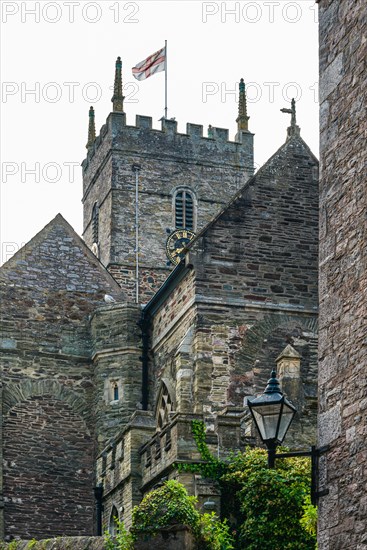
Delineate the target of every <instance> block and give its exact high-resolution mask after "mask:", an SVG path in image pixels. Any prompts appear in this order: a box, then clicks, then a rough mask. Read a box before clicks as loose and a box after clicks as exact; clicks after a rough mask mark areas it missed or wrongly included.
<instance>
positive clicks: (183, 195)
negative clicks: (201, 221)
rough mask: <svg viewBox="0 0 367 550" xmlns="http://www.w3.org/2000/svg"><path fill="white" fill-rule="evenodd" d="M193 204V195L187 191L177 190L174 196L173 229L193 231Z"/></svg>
mask: <svg viewBox="0 0 367 550" xmlns="http://www.w3.org/2000/svg"><path fill="white" fill-rule="evenodd" d="M194 224H195V203H194V197H193V194H192V193H191V192H190V191H188V190H187V189H179V190H178V191H177V192H176V195H175V227H176V228H177V229H189V230H191V231H194Z"/></svg>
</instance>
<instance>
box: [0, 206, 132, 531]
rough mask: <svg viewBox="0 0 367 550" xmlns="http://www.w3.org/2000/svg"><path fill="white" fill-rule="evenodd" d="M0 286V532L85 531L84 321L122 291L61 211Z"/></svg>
mask: <svg viewBox="0 0 367 550" xmlns="http://www.w3.org/2000/svg"><path fill="white" fill-rule="evenodd" d="M0 283H1V284H0V291H1V302H0V303H1V308H0V351H1V376H2V385H3V388H2V402H1V411H2V421H3V423H4V425H3V437H4V441H5V445H6V446H5V448H4V445H3V442H2V441H1V444H0V452H1V460H2V459H3V458H4V459H5V470H4V493H3V496H4V500H5V526H4V522H3V518H2V517H1V518H0V519H1V521H0V530H1V534H2V536H4V535H5V536H8V535H14V534H23V535H24V536H31V537H33V536H34V535H36V536H41V535H45V533H46V532H47V534H48V536H53V535H56V536H59V535H63V534H65V535H67V534H69V533H70V534H84V535H90V534H93V531H94V521H93V492H92V488H93V471H92V461H93V457H94V456H95V444H94V427H93V426H94V409H93V407H92V394H93V390H94V384H93V369H92V361H91V343H92V341H91V336H90V327H89V318H90V316H91V314H92V312H93V311H94V309H95V308H96V307H97V306H99V305H101V304H102V303H104V301H103V296H104V294H105V293H108V294H112V295H114V296H115V298H116V299H118V298H119V297H120V296H121V290H120V288H119V287H118V285H117V283H116V282H115V281H114V280H113V279H112V277H111V276H110V275H109V273H108V272H107V271H106V270H105V269H104V268H103V267H102V266H101V264H100V263H99V262H98V260H97V259H96V258H95V256H94V255H93V254H92V253H91V252H90V250H89V249H88V248H87V247H86V245H85V244H84V243H83V241H82V240H81V239H80V237H78V236H77V235H76V234H75V232H74V231H73V229H72V228H71V227H70V226H69V224H67V222H66V221H65V220H64V219H63V218H62V217H61V216H57V217H56V218H55V219H54V220H53V221H52V222H51V223H50V224H49V225H48V226H46V228H44V229H43V230H42V231H41V232H40V233H39V234H38V235H37V236H36V237H35V238H34V239H32V241H31V242H30V243H28V244H27V245H26V246H25V247H24V248H23V249H22V250H20V251H19V252H18V253H17V254H16V255H15V256H14V257H13V258H12V259H10V260H9V261H8V262H7V263H6V264H4V265H3V266H2V268H1V276H0ZM32 441H34V443H33V444H32ZM51 480H52V481H51ZM0 481H1V482H2V479H1V480H0ZM41 530H42V532H41ZM20 532H22V533H20Z"/></svg>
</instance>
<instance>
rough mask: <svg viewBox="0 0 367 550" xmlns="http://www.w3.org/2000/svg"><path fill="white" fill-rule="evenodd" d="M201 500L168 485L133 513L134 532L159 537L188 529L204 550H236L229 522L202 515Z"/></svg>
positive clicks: (180, 487)
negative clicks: (166, 531) (180, 528)
mask: <svg viewBox="0 0 367 550" xmlns="http://www.w3.org/2000/svg"><path fill="white" fill-rule="evenodd" d="M196 504H197V499H196V498H195V497H190V496H189V495H188V493H187V491H186V489H185V487H184V486H183V485H182V484H181V483H179V482H178V481H176V480H169V481H166V482H165V483H164V484H163V485H162V487H159V488H158V489H155V490H154V491H151V492H150V493H148V494H147V495H145V497H144V498H143V500H142V501H141V503H140V504H139V506H135V508H134V510H133V531H134V533H136V532H137V531H143V532H148V533H151V534H153V535H154V534H156V533H157V532H158V531H159V530H160V529H162V528H166V527H170V526H172V525H177V524H179V525H186V526H187V527H189V529H190V530H191V532H192V533H193V535H194V537H195V540H196V544H197V547H198V548H199V549H200V550H232V549H233V548H234V547H233V544H232V543H233V540H232V537H231V535H230V533H229V527H228V525H227V523H226V522H221V521H219V519H218V518H217V516H216V515H215V514H214V513H212V514H203V515H201V514H200V513H199V512H198V510H197V509H196V507H195V505H196Z"/></svg>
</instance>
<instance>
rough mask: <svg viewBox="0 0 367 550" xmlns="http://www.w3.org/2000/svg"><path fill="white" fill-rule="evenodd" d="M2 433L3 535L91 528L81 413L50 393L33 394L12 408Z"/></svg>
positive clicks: (87, 440) (87, 449)
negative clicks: (37, 395)
mask: <svg viewBox="0 0 367 550" xmlns="http://www.w3.org/2000/svg"><path fill="white" fill-rule="evenodd" d="M4 433H5V438H4V455H3V456H4V495H5V518H4V519H5V525H6V532H7V536H13V537H20V538H23V539H27V538H28V539H29V538H33V537H34V538H47V537H49V536H57V535H59V536H60V535H62V534H64V533H68V535H69V536H72V535H80V534H83V533H88V532H89V533H91V532H93V524H92V521H93V515H94V514H93V511H94V496H93V470H94V462H93V454H92V452H91V451H92V450H93V441H92V438H91V435H90V433H89V431H88V429H87V427H86V425H85V423H84V422H83V420H82V419H81V418H80V416H78V415H77V414H76V413H75V412H74V411H73V410H72V408H71V407H70V405H68V404H65V403H62V402H61V401H59V400H57V399H55V398H54V396H43V397H33V398H31V399H28V400H26V401H22V402H21V403H19V404H18V405H16V406H15V407H13V408H12V409H11V412H10V414H9V415H8V416H7V417H6V420H5V423H4ZM40 495H42V498H40Z"/></svg>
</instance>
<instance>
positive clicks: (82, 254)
mask: <svg viewBox="0 0 367 550" xmlns="http://www.w3.org/2000/svg"><path fill="white" fill-rule="evenodd" d="M0 278H1V279H2V280H3V281H6V282H9V283H12V284H14V285H21V286H23V287H42V288H47V287H48V288H52V289H53V290H72V291H76V292H86V293H88V292H90V293H93V292H96V291H101V290H103V289H105V292H106V293H109V294H113V295H114V296H115V297H119V300H123V294H122V290H121V288H120V286H119V285H118V283H117V282H116V281H115V279H114V278H113V277H112V275H111V274H110V273H109V272H108V271H107V269H106V268H105V267H104V266H103V265H102V264H101V262H100V261H99V260H98V258H97V257H96V256H95V255H94V254H93V252H92V251H91V250H90V249H89V247H88V246H87V245H86V244H85V242H84V241H83V240H82V239H81V237H79V235H78V234H77V233H76V232H75V231H74V229H73V228H72V226H71V225H70V224H69V223H68V222H67V221H66V220H65V219H64V218H63V216H62V215H61V214H57V216H56V217H55V218H54V219H53V220H51V221H50V222H49V223H48V224H47V225H46V226H45V227H44V228H43V229H41V231H40V232H39V233H37V234H36V235H35V236H34V237H33V238H32V239H31V240H30V241H29V242H28V243H27V244H25V245H24V246H23V247H22V248H21V249H20V250H18V251H17V252H16V253H15V254H14V256H12V257H11V258H10V259H9V260H8V261H7V262H6V263H4V264H3V265H2V266H1V268H0Z"/></svg>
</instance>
